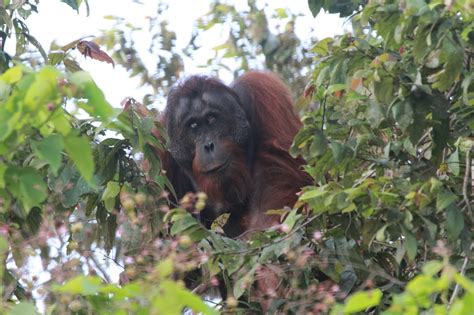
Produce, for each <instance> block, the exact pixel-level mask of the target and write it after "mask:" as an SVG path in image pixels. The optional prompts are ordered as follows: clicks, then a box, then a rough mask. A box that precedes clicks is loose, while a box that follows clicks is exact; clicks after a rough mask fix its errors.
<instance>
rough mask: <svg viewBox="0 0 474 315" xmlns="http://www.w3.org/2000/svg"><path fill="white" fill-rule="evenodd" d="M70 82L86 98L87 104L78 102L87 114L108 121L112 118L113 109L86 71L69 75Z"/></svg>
mask: <svg viewBox="0 0 474 315" xmlns="http://www.w3.org/2000/svg"><path fill="white" fill-rule="evenodd" d="M70 81H71V83H73V84H75V85H77V87H78V88H79V89H80V91H81V92H82V93H83V94H84V97H85V98H86V99H87V100H88V103H87V104H84V103H81V104H79V105H80V107H81V108H82V109H84V110H85V111H86V112H87V113H88V114H90V115H91V116H93V117H95V118H99V119H101V120H102V121H109V120H110V119H111V118H112V114H113V113H114V110H113V108H112V106H111V105H110V104H109V102H107V100H106V99H105V96H104V93H103V92H102V91H101V90H100V89H99V87H98V86H97V85H96V84H95V82H94V80H93V79H92V77H91V76H90V74H88V73H87V72H83V71H78V72H74V73H73V74H71V76H70Z"/></svg>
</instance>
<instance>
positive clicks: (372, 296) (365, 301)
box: [344, 289, 382, 314]
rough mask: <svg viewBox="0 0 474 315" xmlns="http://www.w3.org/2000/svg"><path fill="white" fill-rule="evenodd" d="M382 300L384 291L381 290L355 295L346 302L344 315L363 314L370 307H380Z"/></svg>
mask: <svg viewBox="0 0 474 315" xmlns="http://www.w3.org/2000/svg"><path fill="white" fill-rule="evenodd" d="M381 299H382V291H381V290H380V289H375V290H371V291H367V292H357V293H354V294H352V295H351V296H350V297H349V298H348V299H347V300H346V302H345V305H344V313H345V314H352V313H357V312H363V311H364V310H366V309H368V308H370V307H374V306H377V305H379V303H380V301H381Z"/></svg>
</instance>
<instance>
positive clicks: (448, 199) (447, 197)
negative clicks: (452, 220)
mask: <svg viewBox="0 0 474 315" xmlns="http://www.w3.org/2000/svg"><path fill="white" fill-rule="evenodd" d="M457 199H458V197H457V196H456V195H455V194H453V193H452V192H450V191H449V190H447V189H445V188H440V190H439V191H438V194H437V196H436V209H437V210H439V211H441V210H444V209H446V208H447V207H448V206H449V205H450V204H452V203H453V202H455V201H456V200H457Z"/></svg>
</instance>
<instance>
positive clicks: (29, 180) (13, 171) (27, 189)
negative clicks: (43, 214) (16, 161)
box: [5, 167, 48, 214]
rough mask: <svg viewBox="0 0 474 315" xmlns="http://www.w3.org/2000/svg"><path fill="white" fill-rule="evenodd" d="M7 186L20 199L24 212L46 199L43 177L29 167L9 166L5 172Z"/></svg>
mask: <svg viewBox="0 0 474 315" xmlns="http://www.w3.org/2000/svg"><path fill="white" fill-rule="evenodd" d="M5 179H6V183H7V188H8V189H9V190H10V191H11V193H12V194H13V195H14V196H15V197H16V198H18V199H19V200H20V202H21V203H22V205H23V208H24V210H25V211H26V214H28V213H29V211H30V210H31V208H33V207H35V206H39V205H41V203H42V202H43V201H44V200H45V199H46V197H47V196H48V195H47V189H46V188H47V186H46V183H45V182H44V180H43V177H42V176H41V175H40V174H39V173H38V171H37V170H35V169H34V168H31V167H9V168H8V170H7V171H6V174H5Z"/></svg>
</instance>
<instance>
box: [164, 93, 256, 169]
mask: <svg viewBox="0 0 474 315" xmlns="http://www.w3.org/2000/svg"><path fill="white" fill-rule="evenodd" d="M173 105H174V106H173V107H172V108H170V109H169V113H168V115H167V116H168V119H167V129H168V134H169V136H170V152H171V154H172V156H173V158H174V159H175V160H176V161H177V162H178V163H179V164H180V165H181V166H182V167H183V168H184V169H185V170H186V171H187V173H188V176H189V175H191V176H192V174H193V173H194V174H196V173H200V175H206V176H212V175H213V174H217V173H219V174H220V176H222V174H223V173H225V171H226V169H227V168H228V166H229V164H230V163H231V162H232V159H233V158H234V157H233V154H232V151H231V150H229V149H228V147H226V143H232V144H234V145H237V146H241V147H242V148H245V146H246V145H247V142H248V139H249V137H250V124H249V122H248V120H247V117H246V114H245V112H244V110H243V109H242V107H241V106H240V104H239V103H238V100H237V98H236V96H235V95H233V94H231V93H229V92H228V91H226V90H225V89H221V90H219V89H215V88H214V89H213V90H212V91H203V92H202V93H199V94H197V95H196V94H195V95H193V96H191V97H190V96H182V97H180V98H178V99H177V100H176V102H175V103H174V104H173ZM191 176H190V177H191Z"/></svg>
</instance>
